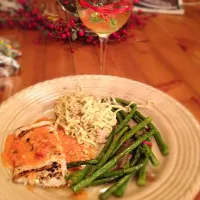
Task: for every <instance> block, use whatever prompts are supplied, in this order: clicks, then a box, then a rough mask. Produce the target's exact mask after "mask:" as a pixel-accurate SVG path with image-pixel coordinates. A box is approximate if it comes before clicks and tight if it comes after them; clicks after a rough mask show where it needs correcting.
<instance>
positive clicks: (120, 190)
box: [113, 173, 133, 197]
mask: <svg viewBox="0 0 200 200" xmlns="http://www.w3.org/2000/svg"><path fill="white" fill-rule="evenodd" d="M132 175H133V173H131V174H128V175H127V181H126V182H124V183H123V184H122V185H121V186H120V187H119V188H118V189H116V190H115V191H114V192H113V194H114V195H115V196H116V197H122V196H123V195H124V193H125V190H126V187H127V185H128V182H129V179H130V178H131V177H132Z"/></svg>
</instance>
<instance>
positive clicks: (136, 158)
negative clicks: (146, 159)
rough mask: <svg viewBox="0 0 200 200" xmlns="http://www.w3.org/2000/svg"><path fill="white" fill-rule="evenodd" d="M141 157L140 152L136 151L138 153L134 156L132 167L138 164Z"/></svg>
mask: <svg viewBox="0 0 200 200" xmlns="http://www.w3.org/2000/svg"><path fill="white" fill-rule="evenodd" d="M140 156H141V153H140V150H139V149H137V150H136V153H135V155H134V158H133V159H132V161H131V166H134V165H135V164H137V163H138V161H139V160H140Z"/></svg>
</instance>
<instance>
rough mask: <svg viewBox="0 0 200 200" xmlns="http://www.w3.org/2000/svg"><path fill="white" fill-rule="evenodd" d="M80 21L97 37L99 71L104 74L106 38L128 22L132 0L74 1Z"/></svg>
mask: <svg viewBox="0 0 200 200" xmlns="http://www.w3.org/2000/svg"><path fill="white" fill-rule="evenodd" d="M76 5H77V10H78V14H79V17H80V19H81V21H82V22H83V23H84V24H85V26H87V27H88V28H89V29H91V30H92V31H93V32H95V33H96V34H97V35H98V36H99V40H100V69H101V73H102V74H104V73H105V57H106V48H107V41H108V37H109V35H110V34H111V33H114V32H116V31H117V30H119V29H120V28H121V27H122V26H123V25H124V24H125V23H126V21H127V20H128V18H129V17H130V15H131V12H132V9H133V0H76Z"/></svg>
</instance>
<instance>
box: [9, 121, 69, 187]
mask: <svg viewBox="0 0 200 200" xmlns="http://www.w3.org/2000/svg"><path fill="white" fill-rule="evenodd" d="M14 134H15V146H16V148H14V151H15V152H16V156H17V157H16V161H15V163H14V172H13V181H14V182H16V183H24V184H30V185H38V186H42V187H59V186H62V185H65V184H66V182H65V178H64V176H65V172H66V161H65V154H64V152H63V148H62V145H61V142H60V140H59V137H58V133H57V131H56V130H55V128H54V127H53V125H52V123H51V122H49V121H42V122H38V123H35V124H31V125H27V126H23V127H20V128H18V129H17V130H16V131H15V132H14ZM15 152H14V153H15ZM18 157H19V159H18Z"/></svg>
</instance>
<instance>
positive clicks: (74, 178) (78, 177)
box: [70, 165, 89, 184]
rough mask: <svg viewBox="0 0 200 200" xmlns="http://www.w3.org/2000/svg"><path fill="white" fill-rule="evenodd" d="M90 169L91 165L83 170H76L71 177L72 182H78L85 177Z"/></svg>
mask: <svg viewBox="0 0 200 200" xmlns="http://www.w3.org/2000/svg"><path fill="white" fill-rule="evenodd" d="M88 170H89V165H87V166H85V167H84V168H83V169H82V170H79V171H77V172H75V173H74V174H73V175H72V176H71V177H70V180H71V182H72V184H76V183H78V182H79V181H80V180H82V179H83V178H84V176H85V174H86V173H87V172H88Z"/></svg>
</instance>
